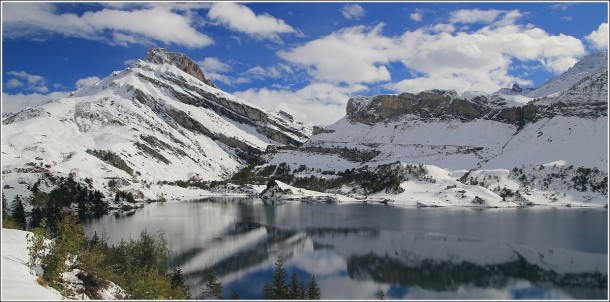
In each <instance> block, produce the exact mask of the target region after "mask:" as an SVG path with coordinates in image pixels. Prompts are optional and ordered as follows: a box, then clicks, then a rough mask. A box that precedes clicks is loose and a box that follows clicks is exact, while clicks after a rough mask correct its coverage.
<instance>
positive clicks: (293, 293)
mask: <svg viewBox="0 0 610 302" xmlns="http://www.w3.org/2000/svg"><path fill="white" fill-rule="evenodd" d="M299 283H300V282H299V278H298V277H297V273H295V272H293V273H292V277H291V278H290V299H300V298H301V291H300V289H299Z"/></svg>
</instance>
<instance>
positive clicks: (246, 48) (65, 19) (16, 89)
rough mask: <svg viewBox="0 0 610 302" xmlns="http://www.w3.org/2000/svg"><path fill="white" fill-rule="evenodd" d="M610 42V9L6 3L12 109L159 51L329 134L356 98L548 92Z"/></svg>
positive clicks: (5, 91) (5, 54) (5, 68)
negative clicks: (515, 89) (177, 55)
mask: <svg viewBox="0 0 610 302" xmlns="http://www.w3.org/2000/svg"><path fill="white" fill-rule="evenodd" d="M607 37H608V4H607V3H606V2H587V3H577V2H538V3H533V2H451V3H445V2H436V3H435V2H386V3H376V2H334V3H328V2H285V3H281V2H280V3H273V2H268V3H244V2H240V3H210V2H208V3H205V2H189V3H180V2H165V3H158V2H154V3H153V2H138V3H134V2H132V3H115V2H106V3H19V2H14V3H10V2H2V106H3V109H2V111H3V112H10V111H17V110H19V109H21V108H24V107H26V106H33V105H36V104H39V103H40V102H42V101H44V100H46V99H49V98H55V97H60V96H62V95H65V94H67V93H69V92H70V91H73V90H76V89H78V88H79V87H82V86H85V85H90V84H93V83H95V81H97V80H98V79H100V78H103V77H105V76H107V75H108V74H110V73H111V72H112V71H115V70H121V69H124V68H125V67H127V66H128V65H129V64H130V63H131V62H133V61H134V60H136V59H143V58H144V57H145V55H146V50H147V49H148V48H149V47H150V46H159V47H164V48H166V49H168V50H170V51H177V52H181V53H185V54H187V55H188V56H189V57H191V58H192V59H193V60H195V61H196V62H198V63H199V64H200V66H201V67H202V69H203V71H204V73H205V74H206V76H207V77H208V78H210V79H211V80H212V81H213V82H214V83H215V84H216V85H217V86H219V87H220V88H221V89H223V90H225V91H227V92H230V93H234V94H236V95H238V96H240V97H242V98H243V99H245V100H246V101H249V102H251V103H253V104H256V105H258V106H261V107H263V108H266V109H268V110H273V111H275V110H284V111H287V112H289V113H291V114H293V115H294V116H295V118H296V119H298V120H302V121H305V122H306V123H309V124H329V123H332V122H334V121H336V120H338V119H339V118H341V117H342V116H343V115H344V113H345V105H346V104H347V100H348V99H349V97H350V96H353V95H374V94H378V93H401V92H419V91H422V90H426V89H432V88H439V89H455V90H457V91H472V90H475V91H485V92H494V91H496V90H498V89H499V88H503V87H509V86H510V85H512V84H513V83H519V84H520V85H521V86H538V85H540V84H541V83H543V82H544V81H545V80H546V79H548V78H549V77H551V76H553V75H555V74H560V73H561V72H564V71H565V70H567V69H568V68H569V67H571V66H572V65H573V64H574V63H575V62H577V60H579V59H581V58H582V57H583V56H585V55H587V54H589V53H592V52H596V51H599V50H607V48H608V38H607Z"/></svg>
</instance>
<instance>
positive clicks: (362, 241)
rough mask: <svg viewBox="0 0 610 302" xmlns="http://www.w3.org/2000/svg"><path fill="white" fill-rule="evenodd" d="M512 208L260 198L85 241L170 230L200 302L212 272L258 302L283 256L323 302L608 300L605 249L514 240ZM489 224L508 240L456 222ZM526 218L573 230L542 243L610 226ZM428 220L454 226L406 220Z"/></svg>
mask: <svg viewBox="0 0 610 302" xmlns="http://www.w3.org/2000/svg"><path fill="white" fill-rule="evenodd" d="M511 211H513V212H512V213H511ZM514 211H521V210H514V209H512V210H504V211H503V212H501V213H502V214H503V215H500V216H496V214H497V213H495V212H493V211H477V212H476V213H475V211H471V210H468V209H461V210H458V211H455V210H452V209H434V210H433V211H430V210H426V211H420V210H419V209H410V208H398V207H391V206H378V205H355V204H354V205H321V204H283V205H274V206H272V205H266V204H264V203H262V202H261V201H260V200H256V199H255V200H236V199H222V200H204V201H192V202H175V203H167V204H164V205H155V204H152V205H149V206H147V207H145V208H144V209H141V210H139V211H138V212H136V213H135V214H134V215H131V216H125V217H121V218H116V217H114V216H113V215H107V216H104V217H102V218H99V219H94V218H92V219H91V220H88V221H86V222H85V223H84V225H85V228H86V230H87V232H88V233H89V232H92V231H93V230H98V231H102V230H105V231H106V232H107V233H108V235H109V236H110V238H111V241H118V240H120V238H121V237H129V235H127V234H124V230H131V232H133V233H132V234H131V236H132V237H133V236H134V235H136V234H138V233H139V232H140V231H141V230H144V229H147V230H148V231H149V232H156V231H157V230H160V229H162V230H164V232H165V235H166V238H167V239H168V243H169V248H170V267H172V268H173V267H176V266H178V265H179V266H180V267H181V269H182V270H183V272H184V273H185V276H186V277H187V283H188V285H189V287H190V289H191V294H192V296H193V298H198V299H200V298H202V296H201V289H202V288H203V286H204V283H205V276H206V273H207V271H208V270H212V271H213V272H214V273H215V274H216V275H217V276H218V278H219V280H220V281H221V282H222V283H223V285H224V288H225V291H224V292H225V296H226V297H228V296H229V294H230V293H231V291H233V290H235V291H236V292H237V293H238V294H239V297H240V299H260V297H261V290H262V286H263V284H264V282H265V281H270V280H271V273H272V269H273V264H274V261H275V258H276V256H280V257H282V258H283V259H284V263H285V267H286V269H287V271H288V273H289V274H292V272H296V273H297V275H298V276H299V277H300V278H301V280H309V278H311V275H315V276H316V280H317V281H318V284H319V285H320V288H321V290H322V298H323V299H373V298H375V295H376V293H377V292H378V291H379V290H383V291H384V292H385V293H386V298H389V299H606V298H607V284H608V276H607V268H608V264H607V262H608V259H607V257H608V256H607V251H606V252H605V253H599V252H597V253H593V252H590V250H596V251H597V250H599V249H600V247H599V246H588V247H583V248H580V249H575V248H574V247H573V245H574V244H569V243H568V244H563V243H565V242H567V241H566V240H570V239H569V238H568V239H566V238H558V239H557V240H556V242H558V243H562V244H563V245H564V246H561V245H559V244H558V245H556V246H554V245H552V243H553V242H543V244H540V243H539V242H519V241H517V242H515V240H514V237H511V236H513V235H512V234H511V233H510V229H511V226H510V225H511V224H513V223H515V221H514V220H515V217H519V215H521V214H522V213H514ZM516 214H519V215H516ZM439 215H440V216H439ZM443 215H444V217H443ZM481 215H483V216H481ZM486 215H487V216H490V217H489V219H490V221H492V222H493V223H494V228H495V229H496V230H502V229H503V228H501V226H502V225H506V228H505V230H504V231H503V232H504V233H503V232H501V231H500V232H499V234H498V236H497V238H495V239H490V238H488V237H486V235H485V233H484V232H482V233H481V236H478V234H474V235H475V236H473V233H472V226H464V227H462V229H465V230H467V231H466V232H465V233H467V234H468V236H460V235H456V233H459V232H460V229H459V228H456V227H455V226H456V221H459V219H465V221H464V222H459V223H464V224H466V225H467V224H468V221H474V222H476V223H481V222H483V223H485V221H484V220H483V221H482V220H481V219H487V218H482V217H486ZM527 215H530V216H528V218H529V219H538V220H541V221H543V222H544V221H546V220H548V219H552V220H553V219H556V218H554V217H555V216H557V215H559V216H560V217H561V218H562V219H563V221H564V224H566V225H564V226H563V227H562V226H557V227H556V228H552V229H545V228H535V229H532V230H531V232H543V233H544V232H546V234H538V235H532V234H529V235H528V236H546V237H558V236H557V234H556V233H555V232H557V233H558V234H561V235H562V236H575V235H577V233H578V232H582V233H587V234H588V235H590V233H589V232H598V234H599V233H603V232H600V231H599V230H600V228H606V224H607V218H606V217H607V216H606V215H607V212H605V211H602V210H591V211H589V212H582V211H578V210H563V211H562V212H556V211H555V210H554V209H546V211H531V212H530V213H528V214H527ZM549 216H550V217H551V218H549ZM498 217H500V218H498ZM501 217H504V218H501ZM371 218H373V219H371ZM426 218H428V219H431V220H433V221H436V222H439V221H440V224H442V221H448V223H446V224H447V226H446V229H443V227H442V226H439V225H436V226H435V229H432V230H431V229H430V228H427V227H426V226H425V225H426V224H425V223H424V224H421V223H420V224H412V223H411V224H409V223H407V222H405V221H401V220H400V219H405V220H411V221H412V222H413V221H419V222H421V221H424V220H425V219H426ZM441 218H444V219H441ZM518 219H520V218H518ZM518 219H517V220H518ZM581 220H582V221H581ZM579 221H580V222H579ZM418 225H419V227H417V226H418ZM499 226H500V227H499ZM478 227H480V228H485V225H484V224H483V225H479V226H478ZM563 228H571V229H572V231H571V232H565V231H564V229H563ZM574 228H576V230H574ZM578 228H580V230H578ZM604 236H607V230H606V233H605V234H599V238H597V240H599V242H597V243H596V244H604V242H606V244H607V237H605V238H606V239H602V237H604ZM480 238H484V240H483V239H480ZM507 238H508V240H507ZM574 240H582V238H575V239H574ZM604 240H606V241H604ZM576 242H580V241H576ZM587 242H589V241H587ZM591 242H594V241H591ZM566 246H567V247H566Z"/></svg>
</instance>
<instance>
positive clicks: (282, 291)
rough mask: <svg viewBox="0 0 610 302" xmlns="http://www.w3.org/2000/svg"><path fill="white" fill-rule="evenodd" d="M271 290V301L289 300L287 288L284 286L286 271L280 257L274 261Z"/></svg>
mask: <svg viewBox="0 0 610 302" xmlns="http://www.w3.org/2000/svg"><path fill="white" fill-rule="evenodd" d="M271 288H272V289H273V299H290V294H289V290H288V286H286V270H285V269H284V261H283V260H282V258H281V257H277V258H276V259H275V269H274V270H273V277H272V281H271Z"/></svg>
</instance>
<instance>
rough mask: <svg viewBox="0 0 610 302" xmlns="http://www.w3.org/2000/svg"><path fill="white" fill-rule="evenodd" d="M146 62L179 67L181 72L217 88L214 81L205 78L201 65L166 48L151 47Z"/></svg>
mask: <svg viewBox="0 0 610 302" xmlns="http://www.w3.org/2000/svg"><path fill="white" fill-rule="evenodd" d="M146 61H148V62H151V63H156V64H164V63H165V64H170V65H174V66H176V67H178V68H179V69H180V70H182V71H184V72H186V73H188V74H190V75H192V76H194V77H195V78H197V79H199V80H200V81H201V82H203V83H205V84H206V85H208V86H211V87H214V88H217V87H216V85H214V83H212V81H210V80H209V79H208V78H206V77H205V75H204V74H203V71H201V68H199V65H197V63H195V61H193V59H191V58H189V57H188V56H186V55H184V54H181V53H178V52H169V51H167V50H165V49H164V48H159V47H151V48H150V49H148V52H147V53H146Z"/></svg>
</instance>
